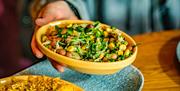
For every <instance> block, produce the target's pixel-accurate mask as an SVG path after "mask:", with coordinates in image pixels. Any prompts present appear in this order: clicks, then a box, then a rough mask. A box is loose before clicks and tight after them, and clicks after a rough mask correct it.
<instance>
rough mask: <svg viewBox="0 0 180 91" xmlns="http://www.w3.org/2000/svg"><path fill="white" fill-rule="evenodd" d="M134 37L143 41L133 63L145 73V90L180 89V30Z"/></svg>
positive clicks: (169, 90)
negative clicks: (179, 46) (178, 54)
mask: <svg viewBox="0 0 180 91" xmlns="http://www.w3.org/2000/svg"><path fill="white" fill-rule="evenodd" d="M133 38H134V39H135V40H136V42H141V43H142V45H140V46H139V49H138V55H137V58H136V60H135V62H134V63H133V65H135V66H136V67H137V68H138V69H140V70H141V72H142V73H143V75H144V79H145V81H144V87H143V91H154V90H155V91H180V63H179V62H178V59H177V57H176V46H177V43H178V42H179V41H180V30H173V31H163V32H154V33H147V34H143V35H137V36H134V37H133Z"/></svg>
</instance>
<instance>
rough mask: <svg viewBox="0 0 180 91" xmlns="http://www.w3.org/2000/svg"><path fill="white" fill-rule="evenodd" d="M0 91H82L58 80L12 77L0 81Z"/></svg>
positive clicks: (28, 76) (44, 77) (37, 77)
mask: <svg viewBox="0 0 180 91" xmlns="http://www.w3.org/2000/svg"><path fill="white" fill-rule="evenodd" d="M0 91H83V90H82V89H81V88H80V87H78V86H75V85H73V84H71V83H69V82H67V81H64V80H61V79H59V78H52V77H48V76H32V75H26V76H12V77H8V78H3V79H0Z"/></svg>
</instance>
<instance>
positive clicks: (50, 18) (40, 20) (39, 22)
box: [35, 16, 54, 26]
mask: <svg viewBox="0 0 180 91" xmlns="http://www.w3.org/2000/svg"><path fill="white" fill-rule="evenodd" d="M53 20H54V17H53V16H46V17H42V18H37V19H36V21H35V22H36V24H37V25H38V26H43V25H45V24H47V23H49V22H51V21H53Z"/></svg>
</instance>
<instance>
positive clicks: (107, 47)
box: [41, 22, 135, 62]
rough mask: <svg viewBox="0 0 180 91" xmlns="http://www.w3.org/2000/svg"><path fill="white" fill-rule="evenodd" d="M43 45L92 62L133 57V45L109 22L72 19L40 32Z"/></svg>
mask: <svg viewBox="0 0 180 91" xmlns="http://www.w3.org/2000/svg"><path fill="white" fill-rule="evenodd" d="M41 42H42V44H43V46H45V47H46V48H48V49H50V50H52V51H53V52H55V53H58V54H60V55H63V56H67V57H69V58H73V59H78V60H84V61H91V62H116V61H119V60H124V59H126V58H128V57H130V56H131V55H132V54H133V53H134V52H133V49H134V47H135V46H134V45H131V44H129V43H128V41H127V40H126V38H125V37H124V36H123V35H122V34H121V32H120V31H119V30H118V29H116V28H114V27H110V26H101V23H100V22H94V23H92V24H86V23H80V24H79V23H71V24H69V23H68V24H63V25H62V24H60V25H55V26H49V27H48V30H47V32H46V33H45V34H43V35H42V36H41Z"/></svg>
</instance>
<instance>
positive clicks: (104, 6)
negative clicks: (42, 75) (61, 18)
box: [0, 0, 180, 77]
mask: <svg viewBox="0 0 180 91" xmlns="http://www.w3.org/2000/svg"><path fill="white" fill-rule="evenodd" d="M51 1H52V0H0V31H1V33H0V34H1V36H0V42H1V44H0V51H1V52H0V77H5V76H9V75H12V74H14V73H16V72H18V71H20V70H22V69H24V68H27V67H29V66H31V65H32V64H34V63H36V62H39V61H41V60H44V59H36V58H35V57H34V56H33V54H32V52H31V48H30V41H31V36H32V34H33V31H34V23H33V19H34V18H35V17H36V15H37V12H38V11H39V10H40V9H41V7H42V6H43V5H45V4H46V3H49V2H51ZM53 1H55V0H53ZM77 2H83V4H84V6H85V7H86V9H85V10H86V11H87V13H88V15H89V19H90V20H93V21H100V22H103V23H106V24H109V25H111V26H115V27H117V28H119V29H121V30H123V31H124V32H126V33H128V34H130V35H137V34H143V33H149V32H156V31H167V30H172V29H180V0H77ZM75 8H76V7H75ZM32 17H33V18H32Z"/></svg>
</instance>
